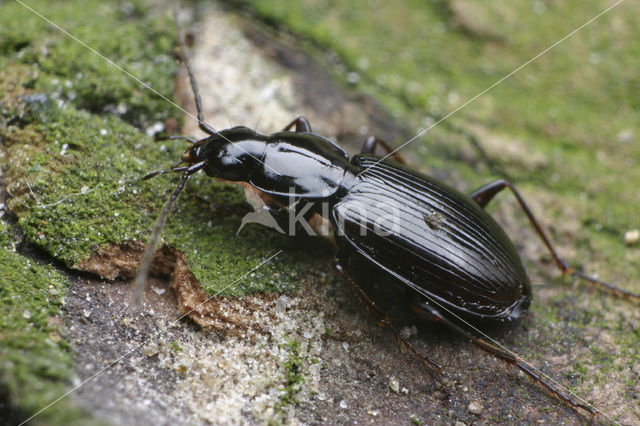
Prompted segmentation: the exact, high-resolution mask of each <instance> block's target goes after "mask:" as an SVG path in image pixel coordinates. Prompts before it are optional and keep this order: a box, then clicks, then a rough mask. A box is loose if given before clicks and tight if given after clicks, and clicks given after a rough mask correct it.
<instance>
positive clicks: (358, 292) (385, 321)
mask: <svg viewBox="0 0 640 426" xmlns="http://www.w3.org/2000/svg"><path fill="white" fill-rule="evenodd" d="M333 267H334V268H335V269H336V271H337V272H338V274H339V275H340V276H341V277H342V278H343V279H344V280H345V281H346V282H347V283H349V286H350V287H351V290H352V291H353V292H354V294H355V296H356V297H357V299H358V301H360V303H362V304H363V305H364V306H365V308H366V309H367V310H368V311H369V312H371V313H372V314H374V315H375V316H376V317H377V321H378V324H379V325H380V326H385V327H387V328H388V329H389V330H391V331H392V332H393V333H394V334H395V335H396V337H397V339H398V340H399V341H400V343H402V344H403V345H404V346H405V347H406V348H407V349H409V350H410V351H411V352H413V354H414V355H415V356H416V357H418V358H419V359H420V360H421V361H422V362H423V363H424V364H426V365H428V366H429V367H431V368H433V369H435V370H436V371H440V370H442V368H443V366H442V365H441V364H439V363H438V362H436V361H434V360H432V359H431V358H429V357H426V356H424V355H422V354H421V353H420V351H418V350H417V349H416V348H415V347H414V346H413V345H412V344H411V343H409V341H407V340H406V339H405V338H404V337H403V336H402V334H401V333H400V330H398V329H397V328H396V326H394V325H393V324H392V323H391V320H390V319H389V317H388V315H386V314H385V313H384V312H382V311H381V310H380V309H379V308H378V307H377V306H376V304H375V302H374V301H373V300H371V298H370V297H369V296H368V295H367V294H366V293H365V291H364V290H363V289H362V288H361V287H360V286H359V285H358V284H356V282H355V281H354V280H353V279H352V278H351V277H349V276H348V275H347V273H346V272H345V270H344V268H343V267H342V265H340V263H338V261H334V262H333Z"/></svg>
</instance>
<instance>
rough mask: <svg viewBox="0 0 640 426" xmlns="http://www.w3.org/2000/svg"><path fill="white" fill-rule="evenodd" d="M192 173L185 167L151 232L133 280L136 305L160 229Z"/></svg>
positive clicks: (140, 296) (138, 302) (134, 302)
mask: <svg viewBox="0 0 640 426" xmlns="http://www.w3.org/2000/svg"><path fill="white" fill-rule="evenodd" d="M196 170H199V169H196ZM173 171H176V170H175V169H174V170H173ZM154 173H157V174H160V172H154ZM192 173H193V171H191V170H190V168H185V170H184V173H183V174H182V178H181V179H180V182H178V186H177V187H176V189H175V190H174V191H173V194H171V197H170V198H169V200H168V201H167V204H165V206H164V209H163V210H162V213H160V216H159V217H158V222H157V223H156V227H155V228H154V230H153V234H151V239H150V240H149V244H148V245H147V248H146V250H145V252H144V256H143V257H142V263H140V267H139V268H138V272H137V273H136V278H135V280H134V282H133V304H134V306H139V305H140V300H141V298H142V289H143V287H144V283H145V281H146V280H147V276H148V275H149V267H150V266H151V258H152V256H153V252H154V248H155V245H156V242H157V241H158V237H159V236H160V231H161V230H162V227H163V225H164V221H165V220H166V218H167V215H168V214H169V211H170V210H171V207H172V206H173V203H174V202H175V201H176V200H177V199H178V196H179V195H180V192H182V190H183V189H184V187H185V185H186V184H187V180H189V176H191V174H192ZM151 175H153V173H151ZM147 176H150V175H147ZM147 176H145V178H147ZM143 179H144V178H143Z"/></svg>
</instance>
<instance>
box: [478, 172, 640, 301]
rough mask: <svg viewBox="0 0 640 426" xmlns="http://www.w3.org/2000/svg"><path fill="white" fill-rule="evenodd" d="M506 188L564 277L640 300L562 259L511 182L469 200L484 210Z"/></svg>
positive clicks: (498, 183)
mask: <svg viewBox="0 0 640 426" xmlns="http://www.w3.org/2000/svg"><path fill="white" fill-rule="evenodd" d="M505 188H509V189H510V190H511V192H512V193H513V195H514V196H515V197H516V200H518V204H520V208H522V210H523V211H524V213H525V214H526V215H527V218H529V222H530V223H531V225H532V226H533V228H534V229H535V231H536V233H537V234H538V236H539V237H540V239H541V240H542V242H543V243H544V245H545V246H546V247H547V249H548V250H549V252H550V253H551V257H552V258H553V261H554V262H555V264H556V265H557V266H558V269H560V271H561V272H562V273H563V274H564V275H567V274H569V275H573V276H574V277H577V278H580V279H583V280H585V281H587V282H590V283H592V284H595V285H598V286H600V287H603V288H606V289H607V290H609V291H611V292H613V293H616V294H618V295H620V296H623V297H628V298H633V299H640V294H636V293H632V292H630V291H627V290H624V289H621V288H618V287H616V286H614V285H612V284H609V283H607V282H604V281H601V280H599V279H598V278H596V277H594V276H591V275H587V274H585V273H583V272H581V271H578V270H576V269H575V268H573V267H572V266H571V265H570V264H569V263H568V262H567V261H565V260H564V259H562V258H561V257H560V256H559V255H558V253H557V252H556V250H555V248H554V246H553V244H551V240H549V238H548V237H547V234H546V233H545V232H544V230H543V229H542V226H540V223H539V222H538V220H537V219H536V218H535V216H534V215H533V212H532V211H531V209H530V208H529V206H528V205H527V203H526V202H525V201H524V198H522V195H520V193H519V192H518V190H517V189H516V188H515V186H514V185H513V184H512V183H511V182H509V181H506V180H504V179H498V180H496V181H494V182H491V183H490V184H488V185H485V186H482V187H480V188H478V189H476V190H475V191H473V192H472V193H471V194H469V198H471V199H472V200H473V201H475V202H476V203H478V205H480V207H482V208H484V207H485V206H486V205H487V204H489V202H490V201H491V200H492V199H493V197H495V196H496V194H497V193H498V192H500V191H502V190H503V189H505Z"/></svg>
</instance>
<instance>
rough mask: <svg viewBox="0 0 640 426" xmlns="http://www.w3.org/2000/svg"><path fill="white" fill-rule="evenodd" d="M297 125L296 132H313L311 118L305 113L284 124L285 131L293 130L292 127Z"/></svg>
mask: <svg viewBox="0 0 640 426" xmlns="http://www.w3.org/2000/svg"><path fill="white" fill-rule="evenodd" d="M294 126H295V130H294V131H295V132H296V133H311V124H309V120H307V118H306V117H305V116H304V115H301V116H300V117H298V118H296V119H295V120H293V121H292V122H291V123H289V124H287V125H286V126H284V129H282V131H283V132H287V131H289V130H291V128H292V127H294Z"/></svg>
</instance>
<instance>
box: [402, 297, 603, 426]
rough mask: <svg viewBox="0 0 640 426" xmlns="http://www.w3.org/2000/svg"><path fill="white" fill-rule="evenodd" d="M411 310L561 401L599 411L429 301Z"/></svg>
mask: <svg viewBox="0 0 640 426" xmlns="http://www.w3.org/2000/svg"><path fill="white" fill-rule="evenodd" d="M413 310H414V311H415V312H416V313H418V314H419V315H420V316H422V317H426V318H430V319H433V320H435V321H438V322H441V323H442V324H444V325H446V326H447V327H449V328H450V329H451V330H453V331H455V332H456V333H458V334H460V335H462V336H464V337H466V338H468V339H469V340H471V341H472V342H473V343H474V344H476V345H477V346H479V347H481V348H482V349H484V350H485V351H487V352H489V353H491V354H493V355H495V356H497V357H498V358H500V359H502V360H503V361H506V362H508V363H509V364H513V365H515V366H516V367H518V368H519V369H520V370H521V371H523V372H524V373H526V374H527V375H528V376H530V377H531V378H533V379H534V380H535V381H536V382H538V383H540V384H541V385H542V386H544V387H545V388H546V389H547V390H548V391H549V392H551V393H552V394H554V395H555V396H557V397H558V398H560V399H561V400H562V401H564V402H566V403H568V404H569V405H571V406H573V407H575V408H578V407H579V408H582V409H584V410H586V411H588V412H589V414H591V416H592V417H593V416H595V415H597V414H598V413H599V411H598V410H597V409H596V408H594V407H592V406H591V405H588V404H583V403H580V402H578V401H576V400H575V399H573V398H572V397H571V396H569V395H567V394H566V393H565V392H563V391H562V390H560V389H558V388H557V387H556V386H555V385H553V384H552V383H549V382H548V381H546V380H545V379H544V378H543V377H542V376H541V375H540V374H539V373H537V372H536V371H535V369H534V368H533V367H532V366H531V365H530V364H528V363H526V362H525V361H524V360H523V359H522V358H520V357H519V356H518V355H517V354H515V353H513V352H509V351H508V350H505V349H503V348H502V347H499V346H498V345H495V344H493V343H491V342H489V341H487V340H485V339H483V338H481V337H478V336H476V335H474V334H472V333H469V332H468V331H466V330H464V329H463V328H462V327H460V326H459V325H458V324H456V323H455V322H454V321H452V320H450V319H448V318H447V317H445V316H444V315H442V313H441V312H440V311H439V310H438V309H436V308H435V307H433V306H432V305H431V304H430V303H428V302H416V303H415V304H414V306H413Z"/></svg>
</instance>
